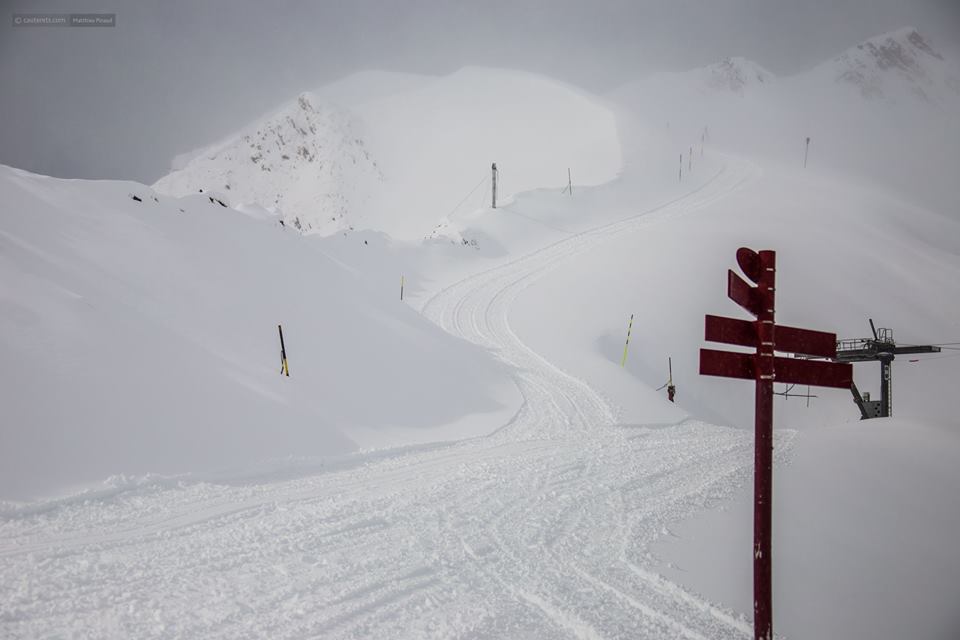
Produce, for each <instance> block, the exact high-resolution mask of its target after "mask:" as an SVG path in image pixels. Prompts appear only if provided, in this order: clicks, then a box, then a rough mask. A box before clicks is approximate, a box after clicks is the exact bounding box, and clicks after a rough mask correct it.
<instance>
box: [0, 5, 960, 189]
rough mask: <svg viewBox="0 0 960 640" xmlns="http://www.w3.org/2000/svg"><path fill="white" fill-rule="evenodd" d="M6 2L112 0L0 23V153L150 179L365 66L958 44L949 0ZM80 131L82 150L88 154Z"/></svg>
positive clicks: (642, 66) (781, 68) (799, 56)
mask: <svg viewBox="0 0 960 640" xmlns="http://www.w3.org/2000/svg"><path fill="white" fill-rule="evenodd" d="M2 6H3V10H4V13H5V14H7V15H10V14H12V13H14V12H18V11H24V12H38V11H39V12H57V11H64V12H66V11H71V12H75V11H78V10H90V11H96V10H109V11H115V12H116V13H117V26H116V27H115V28H112V29H40V28H15V27H13V26H12V24H11V20H10V19H9V18H7V17H6V16H5V17H4V19H3V21H2V26H0V29H2V34H0V84H2V86H3V87H4V90H3V91H0V114H3V116H4V124H3V126H2V127H0V163H4V164H9V165H12V166H17V167H21V168H24V169H28V170H31V171H35V172H39V173H44V174H50V175H54V176H58V177H84V178H128V179H136V180H140V181H144V182H152V181H154V180H156V179H158V178H159V177H160V176H162V175H163V174H165V173H166V171H167V170H168V168H169V159H170V158H171V157H173V156H175V155H177V154H179V153H183V152H186V151H189V150H191V149H194V148H195V147H196V143H195V141H196V140H211V141H212V140H216V139H219V138H222V137H223V136H226V135H228V134H229V133H231V132H233V131H236V130H238V129H239V128H241V127H242V126H244V125H245V124H247V123H249V122H251V121H252V120H254V119H255V118H257V117H259V116H260V115H262V114H263V113H265V112H267V111H269V110H271V109H274V108H275V107H276V106H277V105H279V104H280V103H282V102H284V101H286V100H292V99H293V98H295V97H296V96H297V95H299V94H300V93H302V92H304V91H310V90H312V89H315V88H317V87H320V86H322V85H325V84H327V83H329V82H331V81H333V80H335V79H337V78H339V77H343V76H347V75H349V74H351V73H353V72H356V71H360V70H363V69H386V70H390V71H406V72H414V73H424V74H447V73H451V72H453V71H455V70H456V69H458V68H460V67H463V66H468V65H478V66H490V67H500V68H513V69H522V70H527V71H533V72H537V73H542V74H545V75H548V76H550V77H554V78H558V79H560V80H563V81H567V82H571V83H573V84H576V85H578V86H583V87H585V88H586V89H588V90H591V91H599V92H603V91H607V90H610V89H612V88H613V87H616V86H618V85H620V84H622V83H623V82H626V81H628V80H630V79H635V78H639V77H644V76H646V75H648V74H650V73H652V72H656V71H671V72H676V71H685V70H688V69H693V68H700V67H704V66H706V65H709V64H712V63H714V62H716V61H718V60H721V59H723V58H727V57H733V56H742V57H745V58H749V59H752V60H755V61H756V62H757V63H758V64H760V65H762V66H763V67H764V68H766V69H769V70H770V71H771V72H773V73H775V74H777V75H789V74H795V73H798V72H801V71H804V70H806V69H809V68H811V67H812V66H814V65H815V64H818V63H820V62H821V61H823V60H824V58H826V57H827V56H829V55H830V54H831V53H839V52H841V51H843V50H844V49H846V48H847V47H849V46H850V45H851V44H854V43H857V42H861V41H863V40H864V39H866V38H869V37H871V36H874V35H876V34H880V33H886V32H889V31H891V30H893V29H896V28H899V27H902V26H904V25H913V26H915V27H916V28H917V29H919V30H920V32H921V33H923V34H924V35H925V37H927V38H928V39H929V40H930V41H931V42H932V43H933V44H934V45H935V46H936V47H937V48H938V49H939V50H941V51H944V52H945V53H949V52H950V50H953V51H956V50H957V49H958V48H960V46H958V44H957V41H958V39H960V4H958V3H956V2H954V1H953V0H917V1H913V2H902V1H901V0H838V1H835V2H825V1H824V2H821V1H817V2H803V3H798V2H792V1H788V0H774V1H764V2H761V1H758V0H719V1H717V2H709V3H706V2H690V1H686V0H685V1H681V2H649V1H636V2H634V1H631V2H623V1H621V0H607V1H604V2H597V3H594V2H590V3H585V2H579V1H576V0H525V1H522V2H512V1H507V0H492V1H491V2H487V3H467V2H446V1H443V0H419V1H417V2H387V1H385V0H360V1H358V2H349V3H332V2H323V3H294V4H288V5H284V7H283V8H282V9H277V8H275V7H273V6H270V5H266V4H264V3H259V2H252V1H250V0H242V1H239V2H228V1H226V0H207V1H205V2H202V3H197V2H193V1H190V0H169V1H166V2H150V3H144V2H139V1H133V0H118V1H117V2H114V3H112V4H110V6H109V7H99V6H90V7H85V6H81V5H78V4H77V3H76V2H75V1H73V0H69V1H68V0H45V1H44V2H35V1H33V0H6V1H5V2H3V3H2ZM90 148H96V149H97V153H96V154H95V155H94V156H93V157H91V156H90V154H89V153H88V150H89V149H90Z"/></svg>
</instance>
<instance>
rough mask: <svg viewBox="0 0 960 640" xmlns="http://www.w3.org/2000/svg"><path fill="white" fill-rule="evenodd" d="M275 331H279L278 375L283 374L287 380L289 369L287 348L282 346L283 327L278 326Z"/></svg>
mask: <svg viewBox="0 0 960 640" xmlns="http://www.w3.org/2000/svg"><path fill="white" fill-rule="evenodd" d="M277 329H278V330H279V331H280V362H281V369H280V373H282V374H284V375H285V376H287V377H288V378H289V377H290V367H289V365H287V348H286V347H285V346H284V344H283V327H282V326H280V325H279V324H278V325H277Z"/></svg>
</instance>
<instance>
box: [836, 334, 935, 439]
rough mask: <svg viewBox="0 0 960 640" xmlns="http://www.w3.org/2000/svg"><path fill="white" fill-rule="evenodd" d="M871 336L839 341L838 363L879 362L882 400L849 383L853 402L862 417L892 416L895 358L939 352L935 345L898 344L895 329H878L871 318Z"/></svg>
mask: <svg viewBox="0 0 960 640" xmlns="http://www.w3.org/2000/svg"><path fill="white" fill-rule="evenodd" d="M870 330H871V331H872V332H873V337H872V338H853V339H848V340H837V357H836V360H837V362H879V363H880V399H879V400H871V399H870V394H869V393H864V394H862V395H861V394H860V390H859V389H857V385H856V384H851V385H850V392H851V393H852V394H853V401H854V402H855V403H856V405H857V407H859V408H860V419H861V420H867V419H869V418H889V417H890V416H892V415H893V375H892V374H893V360H894V358H896V357H897V356H898V355H903V354H908V353H939V352H940V347H938V346H935V345H929V344H928V345H899V346H898V345H897V343H896V342H895V341H894V339H893V329H884V328H881V329H877V328H876V327H875V326H874V325H873V320H872V319H871V320H870Z"/></svg>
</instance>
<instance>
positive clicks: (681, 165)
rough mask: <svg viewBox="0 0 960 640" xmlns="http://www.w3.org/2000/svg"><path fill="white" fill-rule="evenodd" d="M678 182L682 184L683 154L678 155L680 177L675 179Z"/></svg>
mask: <svg viewBox="0 0 960 640" xmlns="http://www.w3.org/2000/svg"><path fill="white" fill-rule="evenodd" d="M677 180H678V181H679V182H683V154H682V153H681V154H680V175H679V177H678V178H677Z"/></svg>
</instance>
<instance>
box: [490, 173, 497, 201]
mask: <svg viewBox="0 0 960 640" xmlns="http://www.w3.org/2000/svg"><path fill="white" fill-rule="evenodd" d="M490 170H491V172H492V174H493V176H492V178H491V179H490V184H491V185H492V187H493V193H492V194H491V202H492V203H493V208H494V209H496V208H497V163H496V162H494V163H493V165H492V166H491V167H490Z"/></svg>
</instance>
